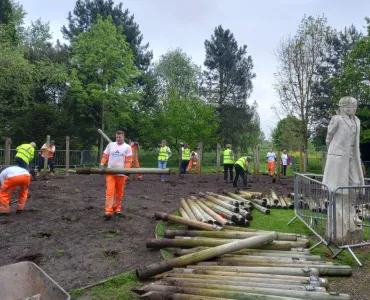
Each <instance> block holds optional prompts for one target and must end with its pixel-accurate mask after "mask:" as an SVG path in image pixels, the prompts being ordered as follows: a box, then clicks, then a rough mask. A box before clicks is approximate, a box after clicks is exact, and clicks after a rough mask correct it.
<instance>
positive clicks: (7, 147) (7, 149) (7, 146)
mask: <svg viewBox="0 0 370 300" xmlns="http://www.w3.org/2000/svg"><path fill="white" fill-rule="evenodd" d="M11 143H12V139H11V138H6V139H5V162H4V164H5V165H6V166H10V145H11Z"/></svg>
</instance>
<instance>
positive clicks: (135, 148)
mask: <svg viewBox="0 0 370 300" xmlns="http://www.w3.org/2000/svg"><path fill="white" fill-rule="evenodd" d="M129 143H130V146H131V151H132V157H131V164H132V165H131V168H140V163H139V148H140V145H139V143H138V142H134V141H132V140H130V141H129ZM136 176H137V179H138V180H139V181H142V180H143V175H142V174H136Z"/></svg>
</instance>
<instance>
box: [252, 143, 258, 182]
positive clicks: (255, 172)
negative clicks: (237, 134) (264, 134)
mask: <svg viewBox="0 0 370 300" xmlns="http://www.w3.org/2000/svg"><path fill="white" fill-rule="evenodd" d="M253 164H254V168H253V179H254V180H255V179H256V178H257V146H254V147H253Z"/></svg>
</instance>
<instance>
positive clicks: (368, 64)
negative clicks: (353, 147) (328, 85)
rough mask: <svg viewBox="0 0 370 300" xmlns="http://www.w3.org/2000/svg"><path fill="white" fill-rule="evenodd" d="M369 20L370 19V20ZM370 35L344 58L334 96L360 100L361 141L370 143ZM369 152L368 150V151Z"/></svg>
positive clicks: (336, 79) (335, 82) (335, 81)
mask: <svg viewBox="0 0 370 300" xmlns="http://www.w3.org/2000/svg"><path fill="white" fill-rule="evenodd" d="M368 22H369V21H368ZM369 23H370V22H369ZM369 78H370V36H366V37H362V38H361V39H359V40H358V41H357V42H356V44H354V45H353V47H352V49H351V51H350V52H349V53H348V54H347V56H346V57H345V59H344V68H343V73H342V74H340V76H338V77H336V78H335V79H334V82H333V84H334V89H333V93H332V94H333V96H334V97H335V99H337V101H336V102H338V100H339V99H340V97H343V96H346V95H350V96H352V97H355V98H356V99H357V100H358V110H357V115H358V117H359V118H360V120H361V132H360V139H361V143H370V109H369V107H370V100H369V99H370V79H369ZM367 152H368V151H367Z"/></svg>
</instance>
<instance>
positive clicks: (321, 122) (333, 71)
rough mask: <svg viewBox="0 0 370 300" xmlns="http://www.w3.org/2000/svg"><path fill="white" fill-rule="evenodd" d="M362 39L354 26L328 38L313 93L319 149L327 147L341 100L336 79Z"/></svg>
mask: <svg viewBox="0 0 370 300" xmlns="http://www.w3.org/2000/svg"><path fill="white" fill-rule="evenodd" d="M360 37H361V34H360V33H359V32H358V30H357V29H356V27H354V26H353V25H352V26H350V27H345V28H344V30H342V31H339V32H336V31H335V32H333V33H332V34H328V36H327V38H328V44H329V45H328V47H329V50H328V52H327V53H326V55H325V58H324V62H323V64H322V65H321V66H319V67H318V69H317V75H318V81H317V82H315V83H314V84H313V91H312V94H313V99H314V100H313V101H314V105H313V107H312V116H313V118H312V129H313V130H312V139H313V142H314V144H315V146H316V147H317V148H320V147H322V146H324V145H325V138H326V129H327V127H328V125H329V120H330V116H331V114H332V113H333V112H334V106H335V103H336V102H337V101H338V100H339V99H335V96H334V95H333V88H334V81H335V78H337V77H338V76H341V75H342V74H343V71H344V70H343V68H344V59H345V57H346V55H347V54H348V53H349V51H350V50H351V48H352V46H353V45H354V44H355V43H356V42H357V41H358V40H359V39H360Z"/></svg>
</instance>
